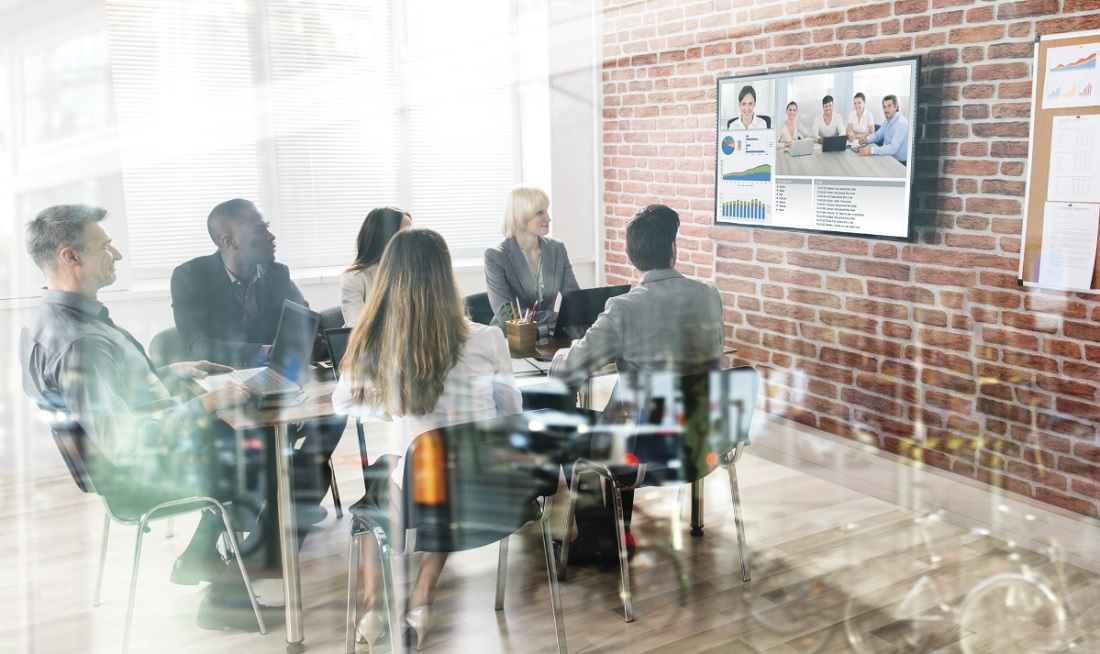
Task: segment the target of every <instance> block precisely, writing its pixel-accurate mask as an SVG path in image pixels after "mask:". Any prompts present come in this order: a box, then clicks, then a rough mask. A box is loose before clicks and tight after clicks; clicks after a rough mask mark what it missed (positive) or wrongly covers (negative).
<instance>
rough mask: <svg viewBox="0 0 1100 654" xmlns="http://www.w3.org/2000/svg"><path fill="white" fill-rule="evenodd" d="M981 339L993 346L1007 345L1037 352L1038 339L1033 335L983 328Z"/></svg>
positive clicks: (1009, 330) (1010, 330)
mask: <svg viewBox="0 0 1100 654" xmlns="http://www.w3.org/2000/svg"><path fill="white" fill-rule="evenodd" d="M982 338H983V339H984V340H985V342H986V343H993V344H994V345H1007V346H1008V347H1014V348H1017V349H1021V350H1038V349H1039V338H1038V337H1036V336H1034V335H1033V334H1023V333H1020V332H1018V331H1015V330H1012V329H994V328H992V327H985V328H983V329H982Z"/></svg>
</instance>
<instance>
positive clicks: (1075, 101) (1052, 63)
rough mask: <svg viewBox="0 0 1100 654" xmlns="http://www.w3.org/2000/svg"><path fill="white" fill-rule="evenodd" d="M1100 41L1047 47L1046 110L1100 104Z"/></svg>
mask: <svg viewBox="0 0 1100 654" xmlns="http://www.w3.org/2000/svg"><path fill="white" fill-rule="evenodd" d="M1098 50H1100V44H1097V43H1082V44H1079V45H1067V46H1063V47H1061V48H1049V49H1047V60H1046V75H1045V76H1044V77H1043V105H1042V107H1043V109H1064V108H1067V107H1096V106H1100V68H1098V67H1097V59H1100V56H1098V55H1097V51H1098Z"/></svg>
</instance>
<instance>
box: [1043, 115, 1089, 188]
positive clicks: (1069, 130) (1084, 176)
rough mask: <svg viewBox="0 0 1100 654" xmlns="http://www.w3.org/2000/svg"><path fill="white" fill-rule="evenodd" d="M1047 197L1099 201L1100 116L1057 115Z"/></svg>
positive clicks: (1053, 130) (1052, 137) (1053, 129)
mask: <svg viewBox="0 0 1100 654" xmlns="http://www.w3.org/2000/svg"><path fill="white" fill-rule="evenodd" d="M1048 170H1049V173H1050V178H1049V180H1048V181H1047V200H1051V201H1056V202H1100V115H1093V116H1055V117H1054V125H1053V127H1052V128H1051V131H1050V165H1049V167H1048Z"/></svg>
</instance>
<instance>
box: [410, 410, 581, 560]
mask: <svg viewBox="0 0 1100 654" xmlns="http://www.w3.org/2000/svg"><path fill="white" fill-rule="evenodd" d="M540 413H541V412H533V413H531V414H521V415H518V416H508V417H503V418H495V419H491V420H484V421H478V422H470V423H465V424H460V425H453V426H450V427H444V428H441V429H437V430H433V431H430V432H425V433H423V434H421V435H419V436H417V437H416V439H415V440H414V441H413V443H412V445H411V446H410V447H409V450H408V452H407V453H406V456H405V483H404V506H405V515H406V519H407V521H408V523H407V526H408V527H416V528H418V530H419V531H418V536H417V542H418V545H419V546H420V547H422V548H426V549H429V551H446V552H457V551H462V550H468V549H474V548H477V547H482V546H484V545H488V544H490V543H494V542H496V541H498V540H500V539H502V538H505V537H507V536H508V535H510V534H512V533H515V531H516V530H518V529H519V528H520V527H522V526H523V525H524V524H526V523H527V522H528V521H530V520H532V519H534V518H535V517H537V511H536V509H535V507H534V505H533V504H532V501H533V500H534V499H535V498H537V497H540V496H549V495H553V494H554V492H555V491H556V489H557V484H558V469H559V465H560V464H561V462H562V461H563V460H564V459H563V456H564V454H563V453H564V452H566V451H567V450H568V448H569V446H570V443H571V439H573V438H574V437H575V433H576V431H575V425H568V426H563V427H559V428H554V427H553V426H552V425H548V424H546V422H545V421H544V420H541V419H540V417H539V415H540ZM531 416H534V417H531Z"/></svg>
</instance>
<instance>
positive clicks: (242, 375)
mask: <svg viewBox="0 0 1100 654" xmlns="http://www.w3.org/2000/svg"><path fill="white" fill-rule="evenodd" d="M320 324H321V314H319V313H317V312H316V311H311V310H310V309H308V308H306V307H303V306H302V305H300V304H295V303H294V302H291V301H290V300H285V301H284V302H283V312H282V314H281V315H280V317H279V327H278V329H277V331H276V332H275V342H274V343H272V345H271V353H270V356H269V357H268V363H267V365H266V366H261V367H259V368H245V369H243V370H234V371H233V372H229V373H225V374H224V375H211V376H209V377H206V378H204V379H201V380H199V384H200V385H201V386H202V387H203V388H205V389H206V390H208V391H209V390H214V389H215V388H218V387H219V386H222V385H224V384H225V383H227V382H228V381H236V382H240V383H241V384H244V385H245V386H248V387H249V388H251V389H253V390H255V391H256V392H257V393H258V394H259V395H260V397H263V398H269V397H276V396H283V395H297V394H298V393H300V392H301V391H302V385H303V384H304V382H305V381H306V379H307V378H308V376H309V360H310V355H312V354H313V343H314V339H315V338H316V336H317V327H318V325H320Z"/></svg>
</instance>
